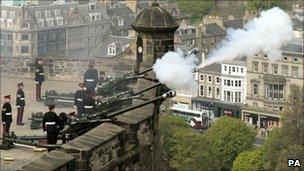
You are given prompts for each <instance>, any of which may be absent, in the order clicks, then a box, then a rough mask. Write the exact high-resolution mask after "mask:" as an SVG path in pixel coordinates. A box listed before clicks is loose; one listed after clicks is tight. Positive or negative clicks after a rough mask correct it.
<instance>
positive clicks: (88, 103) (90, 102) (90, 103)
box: [83, 93, 96, 116]
mask: <svg viewBox="0 0 304 171" xmlns="http://www.w3.org/2000/svg"><path fill="white" fill-rule="evenodd" d="M83 105H84V111H83V113H84V115H92V114H94V113H95V112H96V103H95V94H94V93H87V95H86V97H85V98H84V101H83ZM84 115H83V116H84Z"/></svg>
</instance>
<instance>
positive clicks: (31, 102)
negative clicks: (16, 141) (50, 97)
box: [0, 76, 79, 170]
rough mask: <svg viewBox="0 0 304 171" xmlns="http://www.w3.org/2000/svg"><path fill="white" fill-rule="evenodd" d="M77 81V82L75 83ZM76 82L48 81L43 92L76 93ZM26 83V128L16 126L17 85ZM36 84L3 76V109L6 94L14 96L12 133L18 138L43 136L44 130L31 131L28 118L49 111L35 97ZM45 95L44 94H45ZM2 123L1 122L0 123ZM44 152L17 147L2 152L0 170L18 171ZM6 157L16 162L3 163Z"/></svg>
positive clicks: (58, 109) (69, 109)
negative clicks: (35, 113) (36, 113)
mask: <svg viewBox="0 0 304 171" xmlns="http://www.w3.org/2000/svg"><path fill="white" fill-rule="evenodd" d="M75 80H76V81H75ZM75 80H66V81H53V80H51V81H50V80H47V81H45V82H44V84H43V86H42V92H45V91H46V90H52V89H56V90H57V91H58V92H75V91H76V90H77V89H78V81H77V80H79V78H77V79H75ZM18 82H24V85H25V88H24V92H25V96H26V106H25V111H24V116H23V122H24V123H25V125H24V126H17V125H16V117H17V109H16V105H15V104H16V99H15V98H16V92H17V83H18ZM35 91H36V89H35V83H34V81H33V79H25V78H18V77H5V76H1V107H2V105H3V103H4V102H3V96H4V95H6V94H10V95H11V96H12V102H11V104H12V109H13V123H12V126H11V131H14V132H15V133H16V135H17V136H21V135H43V132H42V130H31V129H30V126H29V124H30V121H29V120H28V118H29V117H30V115H31V113H32V112H46V111H47V110H48V109H47V107H46V106H44V104H43V103H42V102H37V101H36V96H35ZM43 94H44V93H43ZM73 110H74V109H73V108H56V109H55V111H56V112H57V114H58V113H60V112H71V111H73ZM0 123H1V121H0ZM0 128H1V135H2V123H1V124H0ZM42 154H43V153H42V152H34V150H33V149H31V148H26V147H16V148H12V149H9V150H1V151H0V158H1V163H0V170H18V169H20V168H21V167H22V166H23V165H24V164H27V163H29V162H30V161H32V160H33V159H35V158H38V157H39V156H41V155H42ZM4 157H12V158H14V161H8V162H7V161H3V158H4Z"/></svg>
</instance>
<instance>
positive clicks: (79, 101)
mask: <svg viewBox="0 0 304 171" xmlns="http://www.w3.org/2000/svg"><path fill="white" fill-rule="evenodd" d="M79 86H80V87H83V86H84V85H83V84H82V83H81V84H79ZM85 95H86V91H85V90H84V89H81V90H77V91H76V93H75V97H74V106H76V108H77V114H78V115H81V114H83V110H84V107H83V101H84V97H85Z"/></svg>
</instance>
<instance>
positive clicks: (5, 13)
mask: <svg viewBox="0 0 304 171" xmlns="http://www.w3.org/2000/svg"><path fill="white" fill-rule="evenodd" d="M2 17H3V18H6V17H7V11H5V10H3V11H2Z"/></svg>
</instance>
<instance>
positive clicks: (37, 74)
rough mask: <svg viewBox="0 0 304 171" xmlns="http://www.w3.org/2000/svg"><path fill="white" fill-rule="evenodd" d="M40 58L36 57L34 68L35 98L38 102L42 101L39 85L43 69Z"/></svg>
mask: <svg viewBox="0 0 304 171" xmlns="http://www.w3.org/2000/svg"><path fill="white" fill-rule="evenodd" d="M42 64H43V61H42V58H38V60H37V63H36V68H35V83H36V100H37V101H38V102H40V101H42V98H41V86H42V82H43V81H44V80H45V79H44V69H43V66H42Z"/></svg>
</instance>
